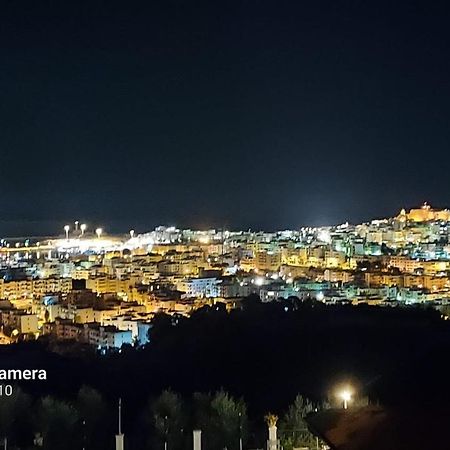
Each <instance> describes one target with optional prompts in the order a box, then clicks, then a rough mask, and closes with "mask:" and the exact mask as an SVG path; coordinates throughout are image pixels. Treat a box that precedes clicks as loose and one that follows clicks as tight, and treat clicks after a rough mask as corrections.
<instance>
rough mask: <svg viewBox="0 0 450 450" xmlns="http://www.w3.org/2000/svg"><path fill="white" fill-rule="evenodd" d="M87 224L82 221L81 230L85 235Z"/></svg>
mask: <svg viewBox="0 0 450 450" xmlns="http://www.w3.org/2000/svg"><path fill="white" fill-rule="evenodd" d="M86 228H87V225H86V224H85V223H82V224H81V225H80V230H81V236H83V235H84V232H85V231H86Z"/></svg>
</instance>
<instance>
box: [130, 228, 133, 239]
mask: <svg viewBox="0 0 450 450" xmlns="http://www.w3.org/2000/svg"><path fill="white" fill-rule="evenodd" d="M130 238H131V239H133V238H134V230H130Z"/></svg>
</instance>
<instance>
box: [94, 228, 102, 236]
mask: <svg viewBox="0 0 450 450" xmlns="http://www.w3.org/2000/svg"><path fill="white" fill-rule="evenodd" d="M102 233H103V229H102V228H97V229H96V230H95V234H96V235H97V237H98V238H99V239H100V238H101V237H102Z"/></svg>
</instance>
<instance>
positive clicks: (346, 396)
mask: <svg viewBox="0 0 450 450" xmlns="http://www.w3.org/2000/svg"><path fill="white" fill-rule="evenodd" d="M339 398H340V399H341V400H342V402H343V406H344V409H347V408H348V404H349V402H350V401H351V400H352V393H351V392H350V391H349V390H348V389H344V390H343V391H341V392H339Z"/></svg>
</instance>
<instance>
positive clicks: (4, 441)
mask: <svg viewBox="0 0 450 450" xmlns="http://www.w3.org/2000/svg"><path fill="white" fill-rule="evenodd" d="M3 445H4V450H7V448H8V438H6V437H5V438H4V439H3Z"/></svg>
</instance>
